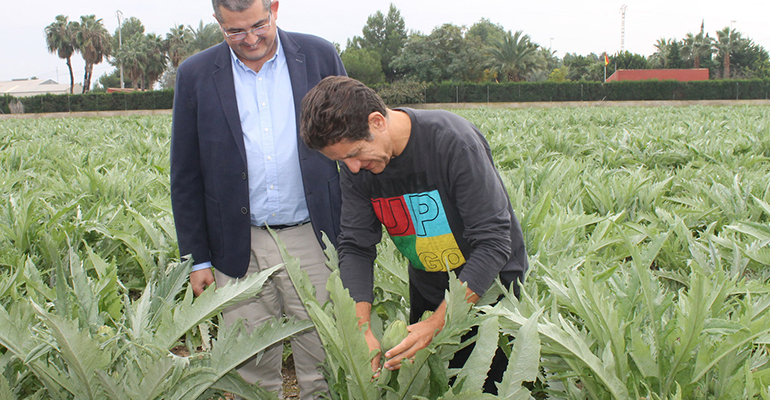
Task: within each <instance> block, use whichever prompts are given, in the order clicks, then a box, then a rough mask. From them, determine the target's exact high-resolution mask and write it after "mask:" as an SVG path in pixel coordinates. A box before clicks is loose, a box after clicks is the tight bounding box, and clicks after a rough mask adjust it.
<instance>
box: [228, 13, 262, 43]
mask: <svg viewBox="0 0 770 400" xmlns="http://www.w3.org/2000/svg"><path fill="white" fill-rule="evenodd" d="M272 15H273V11H272V10H270V12H269V13H268V14H267V23H266V24H263V25H260V26H258V27H256V28H254V29H249V30H247V31H243V32H235V33H227V32H226V31H224V27H223V28H222V31H223V32H224V34H225V37H226V38H228V39H230V40H232V41H233V42H240V41H241V40H243V39H246V36H247V35H248V34H249V32H251V34H252V35H254V36H262V35H264V34H266V33H267V31H268V30H270V17H271V16H272ZM220 26H222V25H221V24H220Z"/></svg>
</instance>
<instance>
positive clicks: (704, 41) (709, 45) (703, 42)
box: [682, 24, 714, 68]
mask: <svg viewBox="0 0 770 400" xmlns="http://www.w3.org/2000/svg"><path fill="white" fill-rule="evenodd" d="M713 52H714V45H713V39H711V38H710V37H709V35H708V34H704V32H703V24H701V27H700V32H698V34H697V35H693V34H692V32H689V33H687V35H686V36H685V38H684V39H683V40H682V58H683V59H685V60H687V61H689V62H690V63H691V64H690V65H692V67H693V68H700V67H701V61H702V60H711V55H712V54H713Z"/></svg>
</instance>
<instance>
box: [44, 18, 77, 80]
mask: <svg viewBox="0 0 770 400" xmlns="http://www.w3.org/2000/svg"><path fill="white" fill-rule="evenodd" d="M74 30H75V25H73V23H72V22H70V21H68V18H67V17H66V16H64V15H57V16H56V21H54V22H53V23H51V25H48V26H47V27H45V41H46V44H47V45H48V51H49V52H50V53H56V55H58V56H59V58H61V59H63V60H67V69H68V70H69V72H70V94H72V92H73V91H74V90H75V74H74V73H73V72H72V53H73V52H74V51H75V31H74Z"/></svg>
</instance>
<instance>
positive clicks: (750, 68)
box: [730, 37, 770, 79]
mask: <svg viewBox="0 0 770 400" xmlns="http://www.w3.org/2000/svg"><path fill="white" fill-rule="evenodd" d="M730 63H731V64H732V67H731V70H732V71H733V77H735V78H738V79H752V78H759V79H765V78H767V77H769V76H770V74H769V73H770V60H768V53H767V51H766V50H765V49H764V47H762V46H760V45H758V44H756V43H754V41H753V40H751V39H750V38H748V37H746V38H744V40H743V43H742V45H741V46H739V47H738V49H736V51H735V53H734V54H733V55H732V56H731V57H730Z"/></svg>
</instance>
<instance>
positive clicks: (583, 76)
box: [564, 53, 604, 81]
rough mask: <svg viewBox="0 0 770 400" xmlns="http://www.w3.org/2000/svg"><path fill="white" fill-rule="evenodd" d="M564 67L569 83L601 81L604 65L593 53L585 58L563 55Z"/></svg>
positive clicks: (577, 55) (576, 55)
mask: <svg viewBox="0 0 770 400" xmlns="http://www.w3.org/2000/svg"><path fill="white" fill-rule="evenodd" d="M564 66H565V67H566V68H567V76H566V78H567V80H570V81H581V80H583V81H602V80H603V75H604V63H603V61H602V59H601V58H600V57H599V56H598V55H596V54H595V53H591V54H589V55H587V56H583V55H579V54H575V53H567V54H565V55H564Z"/></svg>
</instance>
